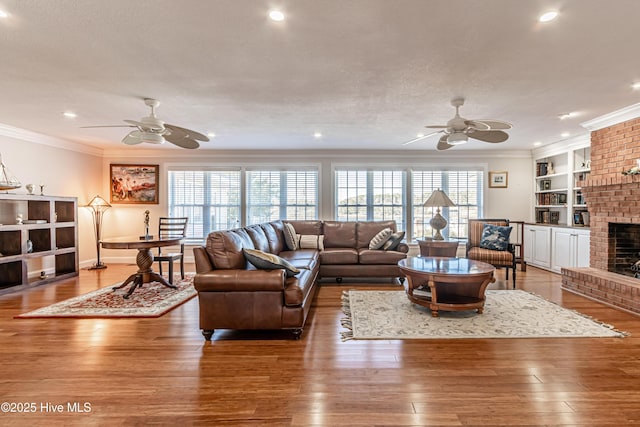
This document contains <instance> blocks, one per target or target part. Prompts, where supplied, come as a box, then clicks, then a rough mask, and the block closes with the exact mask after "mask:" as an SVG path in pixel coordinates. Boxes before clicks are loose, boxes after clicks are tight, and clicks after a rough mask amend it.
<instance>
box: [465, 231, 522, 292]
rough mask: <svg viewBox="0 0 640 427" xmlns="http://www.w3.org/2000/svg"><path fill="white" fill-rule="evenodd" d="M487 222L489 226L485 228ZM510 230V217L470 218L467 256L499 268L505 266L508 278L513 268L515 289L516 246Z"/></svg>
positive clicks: (514, 285)
mask: <svg viewBox="0 0 640 427" xmlns="http://www.w3.org/2000/svg"><path fill="white" fill-rule="evenodd" d="M487 224H488V227H486V228H485V225H487ZM492 226H494V227H492ZM510 231H511V230H510V228H509V220H508V219H470V220H469V241H468V243H467V258H469V259H473V260H476V261H481V262H486V263H487V264H491V265H493V266H494V267H497V268H500V267H504V268H505V270H506V279H507V280H509V269H512V270H513V287H514V289H515V287H516V256H515V247H514V246H513V245H512V244H511V243H509V233H510ZM483 232H484V233H483ZM483 234H484V239H483ZM505 235H506V236H505ZM505 237H506V240H505Z"/></svg>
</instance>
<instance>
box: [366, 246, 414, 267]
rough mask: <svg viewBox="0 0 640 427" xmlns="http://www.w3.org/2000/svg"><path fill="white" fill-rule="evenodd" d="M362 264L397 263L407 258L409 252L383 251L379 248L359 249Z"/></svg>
mask: <svg viewBox="0 0 640 427" xmlns="http://www.w3.org/2000/svg"><path fill="white" fill-rule="evenodd" d="M358 251H359V254H358V255H359V256H358V259H359V260H360V264H369V265H371V264H397V263H398V261H400V260H401V259H405V258H406V257H407V254H405V253H404V252H396V251H381V250H379V249H359V250H358Z"/></svg>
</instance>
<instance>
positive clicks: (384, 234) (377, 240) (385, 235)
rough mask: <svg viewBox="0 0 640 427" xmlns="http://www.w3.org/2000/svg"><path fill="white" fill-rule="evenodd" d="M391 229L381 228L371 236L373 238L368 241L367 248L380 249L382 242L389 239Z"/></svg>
mask: <svg viewBox="0 0 640 427" xmlns="http://www.w3.org/2000/svg"><path fill="white" fill-rule="evenodd" d="M391 233H392V231H391V229H390V228H385V229H383V230H381V231H380V232H379V233H378V234H376V235H375V236H373V239H371V241H370V242H369V249H380V248H381V247H382V245H384V243H385V242H386V241H387V240H389V237H391Z"/></svg>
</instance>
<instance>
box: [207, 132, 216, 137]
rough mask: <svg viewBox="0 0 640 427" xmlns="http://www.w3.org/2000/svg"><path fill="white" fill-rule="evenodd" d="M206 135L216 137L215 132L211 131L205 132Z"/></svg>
mask: <svg viewBox="0 0 640 427" xmlns="http://www.w3.org/2000/svg"><path fill="white" fill-rule="evenodd" d="M207 136H208V137H209V138H215V137H216V134H215V133H213V132H209V133H208V134H207Z"/></svg>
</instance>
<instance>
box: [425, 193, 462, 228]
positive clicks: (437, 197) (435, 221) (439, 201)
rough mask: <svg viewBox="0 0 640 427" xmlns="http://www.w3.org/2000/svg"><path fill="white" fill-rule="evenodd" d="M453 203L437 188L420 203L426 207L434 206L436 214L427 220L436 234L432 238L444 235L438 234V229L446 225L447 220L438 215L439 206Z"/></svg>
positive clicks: (452, 204) (449, 205) (453, 204)
mask: <svg viewBox="0 0 640 427" xmlns="http://www.w3.org/2000/svg"><path fill="white" fill-rule="evenodd" d="M455 205H456V204H455V203H453V202H452V201H451V199H450V198H449V196H447V194H446V193H445V192H444V191H442V190H440V189H439V188H438V189H437V190H435V191H434V192H433V193H431V196H429V198H428V199H427V201H426V202H424V204H423V205H422V206H424V207H427V208H436V214H435V215H434V216H433V218H431V221H429V224H430V225H431V228H433V229H434V230H436V235H435V236H433V240H444V237H442V234H440V230H442V229H443V228H445V227H446V226H447V220H446V219H444V217H443V216H442V215H440V207H451V206H455Z"/></svg>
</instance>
